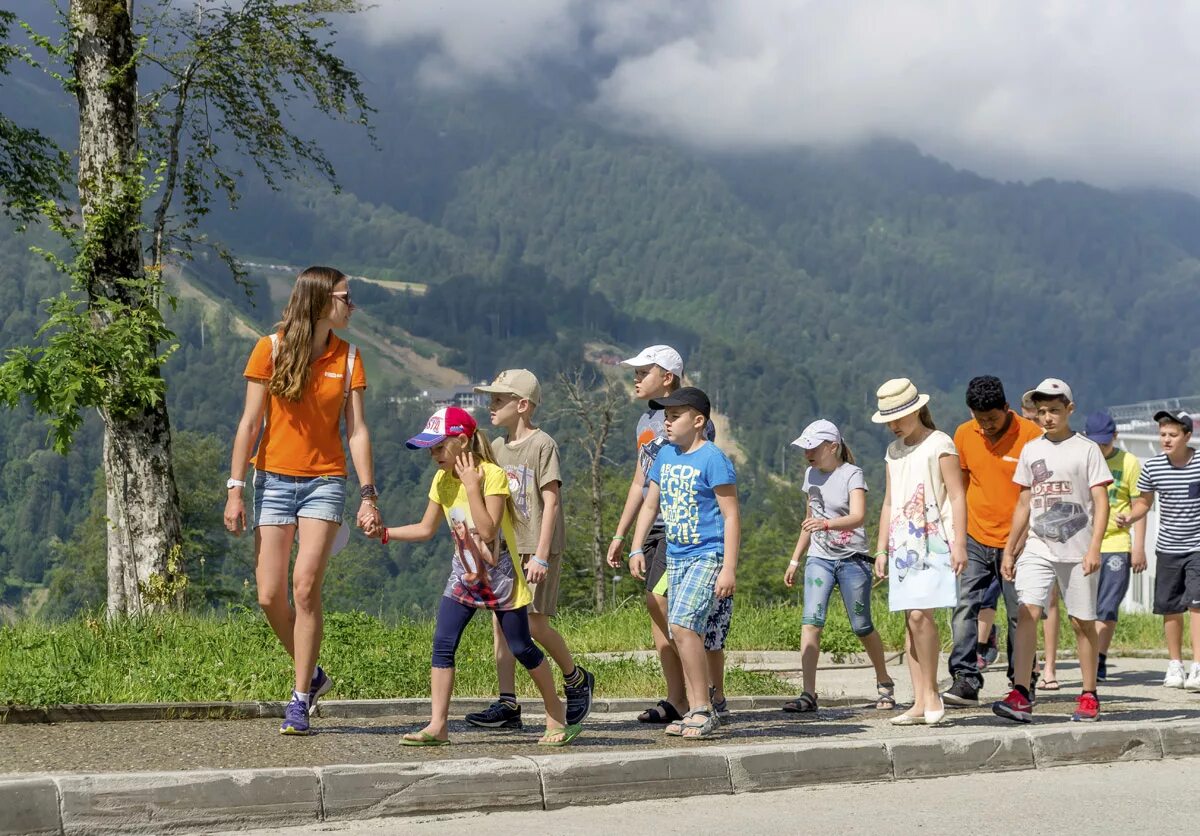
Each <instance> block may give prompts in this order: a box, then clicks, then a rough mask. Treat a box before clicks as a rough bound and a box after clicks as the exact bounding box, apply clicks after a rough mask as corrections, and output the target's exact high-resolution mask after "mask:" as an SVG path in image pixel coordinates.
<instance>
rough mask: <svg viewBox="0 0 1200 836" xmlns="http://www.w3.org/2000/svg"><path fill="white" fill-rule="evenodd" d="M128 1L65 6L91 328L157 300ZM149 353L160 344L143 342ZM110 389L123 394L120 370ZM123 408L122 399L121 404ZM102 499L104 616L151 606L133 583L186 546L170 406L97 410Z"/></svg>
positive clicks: (76, 1)
mask: <svg viewBox="0 0 1200 836" xmlns="http://www.w3.org/2000/svg"><path fill="white" fill-rule="evenodd" d="M131 5H132V3H131V2H128V0H126V2H120V1H119V0H71V7H70V20H71V46H72V56H73V62H74V69H75V78H76V84H77V86H76V95H77V98H78V100H79V203H80V209H81V212H82V216H83V224H84V240H85V247H86V253H87V256H88V261H87V271H88V272H87V277H86V284H87V292H88V300H89V303H91V304H90V309H91V320H92V327H93V328H95V329H97V330H103V329H104V328H106V327H107V326H108V325H109V323H110V322H111V317H112V314H110V313H108V312H106V311H104V310H102V309H101V308H100V307H99V306H98V305H97V304H96V303H97V302H101V301H105V300H111V301H116V302H119V303H120V304H121V305H123V306H129V307H135V308H136V307H139V306H145V305H152V304H154V297H155V296H156V294H154V293H152V292H151V291H149V290H148V289H147V287H146V286H145V285H141V284H130V283H129V280H135V281H136V280H140V279H143V278H144V277H145V276H144V272H143V269H142V254H141V240H140V238H139V225H140V221H141V211H142V205H141V191H140V189H136V188H135V187H134V183H135V182H136V177H137V176H138V174H139V161H138V137H137V72H136V61H135V58H134V37H133V25H132V20H131V18H130V6H131ZM145 350H146V351H147V352H148V356H154V355H155V354H156V353H157V351H158V346H157V345H156V344H154V343H153V341H152V340H149V339H148V340H147V343H146V346H145ZM111 377H112V379H111V381H110V383H111V386H112V387H113V390H114V391H116V392H120V391H121V389H122V380H121V371H120V369H116V370H113V371H112V372H111ZM118 402H119V401H118ZM101 416H102V417H103V419H104V474H105V481H106V487H107V497H108V503H107V508H108V613H109V616H110V617H111V616H116V615H119V614H128V615H134V614H137V613H141V612H143V611H144V610H145V609H147V605H145V604H144V603H143V596H142V594H141V589H140V587H139V583H142V584H144V583H145V582H146V581H147V580H148V579H149V578H150V577H151V575H153V574H156V573H157V574H163V573H164V572H165V569H166V560H167V555H168V554H169V553H170V551H171V549H172V548H173V547H174V546H176V545H179V544H180V543H181V542H182V524H181V519H180V512H179V495H178V492H177V490H176V487H175V474H174V471H173V469H172V467H171V426H170V422H169V420H168V418H167V410H166V405H165V404H164V403H163V402H161V401H160V402H159V403H158V404H156V405H151V406H146V405H137V406H122V407H120V408H109V409H103V410H101Z"/></svg>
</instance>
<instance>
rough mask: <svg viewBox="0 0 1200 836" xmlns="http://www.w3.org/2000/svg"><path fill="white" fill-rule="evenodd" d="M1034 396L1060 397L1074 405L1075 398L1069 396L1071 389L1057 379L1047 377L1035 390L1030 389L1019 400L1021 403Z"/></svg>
mask: <svg viewBox="0 0 1200 836" xmlns="http://www.w3.org/2000/svg"><path fill="white" fill-rule="evenodd" d="M1034 395H1050V396H1051V397H1055V396H1057V395H1062V396H1063V397H1065V398H1066V399H1067V400H1068V401H1070V402H1071V403H1075V397H1074V396H1073V395H1072V394H1071V387H1070V386H1068V385H1067V384H1066V383H1065V382H1064V381H1062V380H1059V379H1058V378H1057V377H1048V378H1046V379H1045V380H1043V381H1042V382H1041V383H1039V384H1038V385H1037V387H1036V388H1034V389H1030V390H1029V391H1028V392H1026V393H1025V395H1024V396H1023V397H1022V398H1021V403H1022V404H1023V403H1025V401H1030V400H1032V398H1033V396H1034Z"/></svg>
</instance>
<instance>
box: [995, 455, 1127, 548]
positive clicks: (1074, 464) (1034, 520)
mask: <svg viewBox="0 0 1200 836" xmlns="http://www.w3.org/2000/svg"><path fill="white" fill-rule="evenodd" d="M1013 481H1014V482H1016V483H1017V484H1018V485H1021V486H1022V487H1026V488H1029V490H1030V494H1031V496H1030V499H1029V536H1028V538H1027V539H1026V541H1025V554H1033V555H1039V556H1041V557H1045V558H1048V559H1049V560H1059V561H1066V562H1078V561H1082V560H1083V556H1084V555H1085V554H1087V550H1088V547H1089V546H1090V545H1091V544H1092V521H1093V519H1094V518H1095V513H1094V512H1095V508H1094V507H1093V506H1092V488H1093V487H1095V486H1096V485H1107V484H1108V483H1109V482H1111V481H1112V474H1111V473H1109V470H1108V465H1106V464H1105V463H1104V454H1103V453H1101V452H1100V447H1099V445H1097V444H1096V442H1094V441H1089V440H1088V439H1087V438H1084V437H1083V436H1082V435H1071V436H1070V437H1068V438H1065V439H1063V440H1062V441H1051V440H1050V439H1048V438H1046V437H1045V436H1042V437H1041V438H1037V439H1034V440H1033V441H1031V442H1029V443H1028V444H1026V445H1025V448H1024V449H1023V450H1022V451H1021V457H1020V460H1019V461H1018V462H1017V472H1016V474H1015V475H1014V476H1013Z"/></svg>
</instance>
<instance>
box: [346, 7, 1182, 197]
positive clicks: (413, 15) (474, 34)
mask: <svg viewBox="0 0 1200 836" xmlns="http://www.w3.org/2000/svg"><path fill="white" fill-rule="evenodd" d="M376 2H377V4H378V7H377V8H376V9H375V10H373V11H371V12H370V13H369V14H368V16H367V17H366V18H365V19H363V20H360V21H358V22H357V23H356V26H357V27H365V32H366V34H367V36H368V37H369V38H371V39H374V40H375V41H377V42H380V43H391V44H398V43H405V42H416V43H426V44H433V46H434V49H433V50H432V52H431V53H430V55H429V57H428V59H427V60H426V62H425V63H424V65H423V66H422V70H421V79H422V82H423V83H426V84H430V85H464V84H466V85H469V84H474V83H478V82H479V81H480V80H483V79H487V80H489V81H496V80H499V81H502V82H504V83H507V84H511V85H513V86H518V87H519V86H521V85H524V84H530V83H535V82H536V81H537V75H538V74H539V73H546V72H552V71H553V67H554V66H555V65H556V64H557V65H561V64H562V63H569V64H578V65H587V66H593V65H596V64H601V65H604V66H610V67H611V68H612V69H611V71H610V72H606V73H605V74H604V75H603V77H602V78H601V79H600V81H599V85H598V87H597V95H596V98H595V100H594V101H593V102H592V103H591V107H592V108H594V111H595V113H596V114H597V116H599V117H602V118H603V119H605V120H606V121H608V122H610V123H612V122H616V123H618V124H621V125H623V126H625V127H626V128H627V129H629V130H633V131H638V132H643V133H653V134H662V135H666V136H670V137H673V138H676V139H679V140H683V141H685V142H689V143H694V144H698V145H701V146H705V147H711V148H721V149H744V148H778V147H787V146H791V145H806V144H814V143H835V144H840V143H845V142H853V141H855V140H860V139H863V138H868V137H871V136H873V135H879V134H883V135H888V136H896V137H901V138H904V139H909V140H912V141H914V142H916V143H917V144H918V145H920V146H921V148H922V149H924V150H925V151H927V152H929V153H932V154H934V155H936V156H939V157H942V158H944V159H946V160H949V161H950V162H953V163H955V164H958V165H962V166H965V167H968V168H972V169H974V170H977V171H979V172H981V173H984V174H988V175H992V176H998V177H1013V178H1022V179H1033V178H1038V177H1057V178H1061V179H1067V178H1079V179H1082V180H1086V181H1088V182H1091V183H1095V184H1097V185H1103V186H1127V185H1159V186H1169V187H1176V188H1186V189H1189V190H1192V191H1200V156H1198V153H1200V152H1198V150H1197V149H1200V86H1198V85H1197V83H1196V78H1197V77H1198V76H1200V2H1175V1H1174V0H1126V1H1125V2H1110V1H1109V0H1089V1H1088V2H1084V0H1003V2H995V0H978V1H977V0H956V1H955V2H951V1H950V0H690V2H685V1H684V0H440V2H439V0H424V2H408V0H376Z"/></svg>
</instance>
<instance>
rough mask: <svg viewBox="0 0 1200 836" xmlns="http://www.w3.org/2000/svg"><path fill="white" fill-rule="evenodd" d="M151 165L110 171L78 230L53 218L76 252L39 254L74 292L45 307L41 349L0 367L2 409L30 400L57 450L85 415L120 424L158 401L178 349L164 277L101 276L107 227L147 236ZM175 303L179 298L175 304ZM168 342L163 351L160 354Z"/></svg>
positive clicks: (24, 351) (22, 350)
mask: <svg viewBox="0 0 1200 836" xmlns="http://www.w3.org/2000/svg"><path fill="white" fill-rule="evenodd" d="M145 162H146V161H145V159H144V158H141V159H139V160H138V163H137V165H136V166H134V171H133V172H126V173H113V172H108V173H106V175H105V176H106V177H107V178H111V179H115V180H116V181H119V182H115V183H114V184H113V187H112V188H106V189H101V190H98V192H97V193H98V194H104V195H107V196H108V198H107V199H106V201H105V202H102V203H100V204H98V205H97V206H96V207H95V210H94V211H93V213H92V214H91V216H90V217H89V219H88V224H87V227H86V228H84V229H81V228H80V227H79V226H78V225H77V224H75V223H74V222H73V221H71V220H70V219H67V218H60V217H57V216H55V215H50V216H49V221H50V224H51V226H52V227H53V228H54V230H55V231H56V232H58V233H59V234H60V235H61V236H62V237H63V238H64V240H66V241H67V242H68V245H69V247H70V249H71V250H73V251H74V258H73V259H72V260H71V261H70V262H67V261H66V260H64V259H63V258H61V257H59V256H58V255H56V254H54V253H52V252H49V251H46V250H40V249H39V250H37V251H38V252H39V253H40V254H41V255H43V256H44V257H45V258H46V259H47V260H48V261H49V262H50V263H52V264H53V265H54V266H55V267H57V268H58V269H59V270H61V271H62V272H63V273H65V274H66V275H67V276H69V277H70V279H71V288H70V291H68V292H63V293H60V294H59V295H57V296H55V297H53V298H52V299H50V300H48V301H47V303H46V313H47V319H46V322H45V323H44V324H43V325H42V327H41V328H40V329H39V330H38V332H37V339H38V340H39V341H40V343H39V344H38V345H34V346H23V347H19V348H14V349H11V350H10V351H9V352H8V356H7V359H6V360H5V362H4V363H2V364H0V402H3V403H5V404H6V405H8V406H9V407H10V408H11V407H15V406H16V405H17V404H18V402H19V401H20V400H21V399H22V398H28V399H30V401H31V402H32V403H33V406H34V407H35V408H36V409H37V411H38V412H40V413H42V414H45V415H48V416H49V418H50V426H51V438H52V440H53V444H54V448H55V450H57V451H59V452H60V453H65V452H66V451H67V450H69V449H70V446H71V440H72V438H73V436H74V433H75V431H76V430H77V429H78V428H79V425H80V424H81V423H82V421H83V411H84V410H86V409H98V410H101V411H103V412H105V413H108V414H110V415H112V416H114V417H125V416H131V415H135V414H137V413H138V412H140V411H142V410H144V409H145V408H146V407H153V406H156V405H157V404H159V403H160V402H161V401H162V399H163V397H164V395H165V391H166V387H165V383H164V381H163V378H162V374H161V369H162V366H163V364H164V363H165V362H166V361H167V358H168V357H170V355H171V354H172V353H174V351H175V350H176V349H177V348H178V345H177V344H173V343H171V341H172V340H173V339H174V337H175V335H174V334H173V333H172V331H171V330H170V329H169V328H168V327H167V325H166V322H165V321H164V320H163V316H162V313H161V311H160V310H159V307H158V300H159V298H160V295H161V292H162V286H163V285H162V277H161V275H160V273H159V272H158V271H156V270H152V271H150V272H149V273H148V274H146V275H143V276H115V277H111V276H109V277H106V278H104V279H103V280H98V279H97V278H96V276H98V275H104V270H103V269H101V267H99V266H98V265H103V263H104V261H105V260H106V258H107V253H106V251H105V248H104V246H103V242H104V241H108V240H112V238H111V236H110V233H109V232H108V230H110V229H112V228H114V227H117V228H121V229H126V228H129V227H130V225H131V224H132V226H133V228H136V229H138V230H139V231H141V230H142V229H143V225H142V224H141V221H140V219H139V217H138V213H137V208H138V207H140V206H141V205H142V202H143V201H144V200H145V199H146V198H147V196H148V195H150V194H151V193H152V192H153V190H154V186H155V184H147V183H146V182H145V179H144V178H143V176H142V175H141V174H140V169H141V168H143V167H144V166H145ZM169 302H171V303H172V304H173V303H174V300H173V299H171V300H169ZM164 343H171V344H170V345H169V346H168V347H167V348H166V350H160V349H159V347H160V346H161V345H162V344H164Z"/></svg>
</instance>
